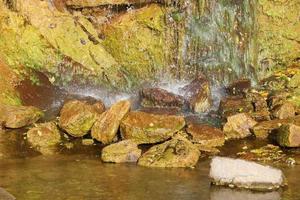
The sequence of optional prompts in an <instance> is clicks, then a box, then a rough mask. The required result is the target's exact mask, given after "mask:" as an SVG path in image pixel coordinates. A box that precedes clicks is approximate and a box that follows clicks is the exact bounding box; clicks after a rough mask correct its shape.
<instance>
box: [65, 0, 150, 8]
mask: <svg viewBox="0 0 300 200" xmlns="http://www.w3.org/2000/svg"><path fill="white" fill-rule="evenodd" d="M151 2H155V1H154V0H67V1H66V5H67V6H69V7H72V8H91V7H98V6H107V5H131V4H144V3H151Z"/></svg>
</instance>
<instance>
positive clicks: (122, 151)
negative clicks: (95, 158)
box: [101, 140, 142, 163]
mask: <svg viewBox="0 0 300 200" xmlns="http://www.w3.org/2000/svg"><path fill="white" fill-rule="evenodd" d="M141 154H142V150H140V149H139V148H138V145H137V144H136V143H135V142H133V141H132V140H123V141H121V142H118V143H115V144H111V145H109V146H106V147H104V148H103V150H102V154H101V159H102V161H104V162H114V163H124V162H137V161H138V159H139V158H140V156H141Z"/></svg>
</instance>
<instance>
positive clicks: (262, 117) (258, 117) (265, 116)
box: [249, 110, 271, 122]
mask: <svg viewBox="0 0 300 200" xmlns="http://www.w3.org/2000/svg"><path fill="white" fill-rule="evenodd" d="M249 115H250V116H251V117H252V118H253V119H254V120H255V121H257V122H262V121H269V120H271V116H270V115H271V113H270V112H269V111H268V110H265V111H259V112H253V113H249Z"/></svg>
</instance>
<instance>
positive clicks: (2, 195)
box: [0, 188, 16, 200]
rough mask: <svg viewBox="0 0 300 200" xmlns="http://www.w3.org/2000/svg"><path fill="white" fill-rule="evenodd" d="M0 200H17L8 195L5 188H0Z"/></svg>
mask: <svg viewBox="0 0 300 200" xmlns="http://www.w3.org/2000/svg"><path fill="white" fill-rule="evenodd" d="M0 199H1V200H16V198H15V197H14V196H13V195H12V194H10V193H8V192H7V191H5V190H4V189H3V188H0Z"/></svg>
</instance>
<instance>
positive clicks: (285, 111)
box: [272, 102, 296, 119]
mask: <svg viewBox="0 0 300 200" xmlns="http://www.w3.org/2000/svg"><path fill="white" fill-rule="evenodd" d="M295 114H296V107H295V105H294V104H293V103H291V102H285V103H283V104H282V105H277V106H275V107H274V108H273V110H272V116H273V118H277V119H288V118H292V117H294V116H295Z"/></svg>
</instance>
